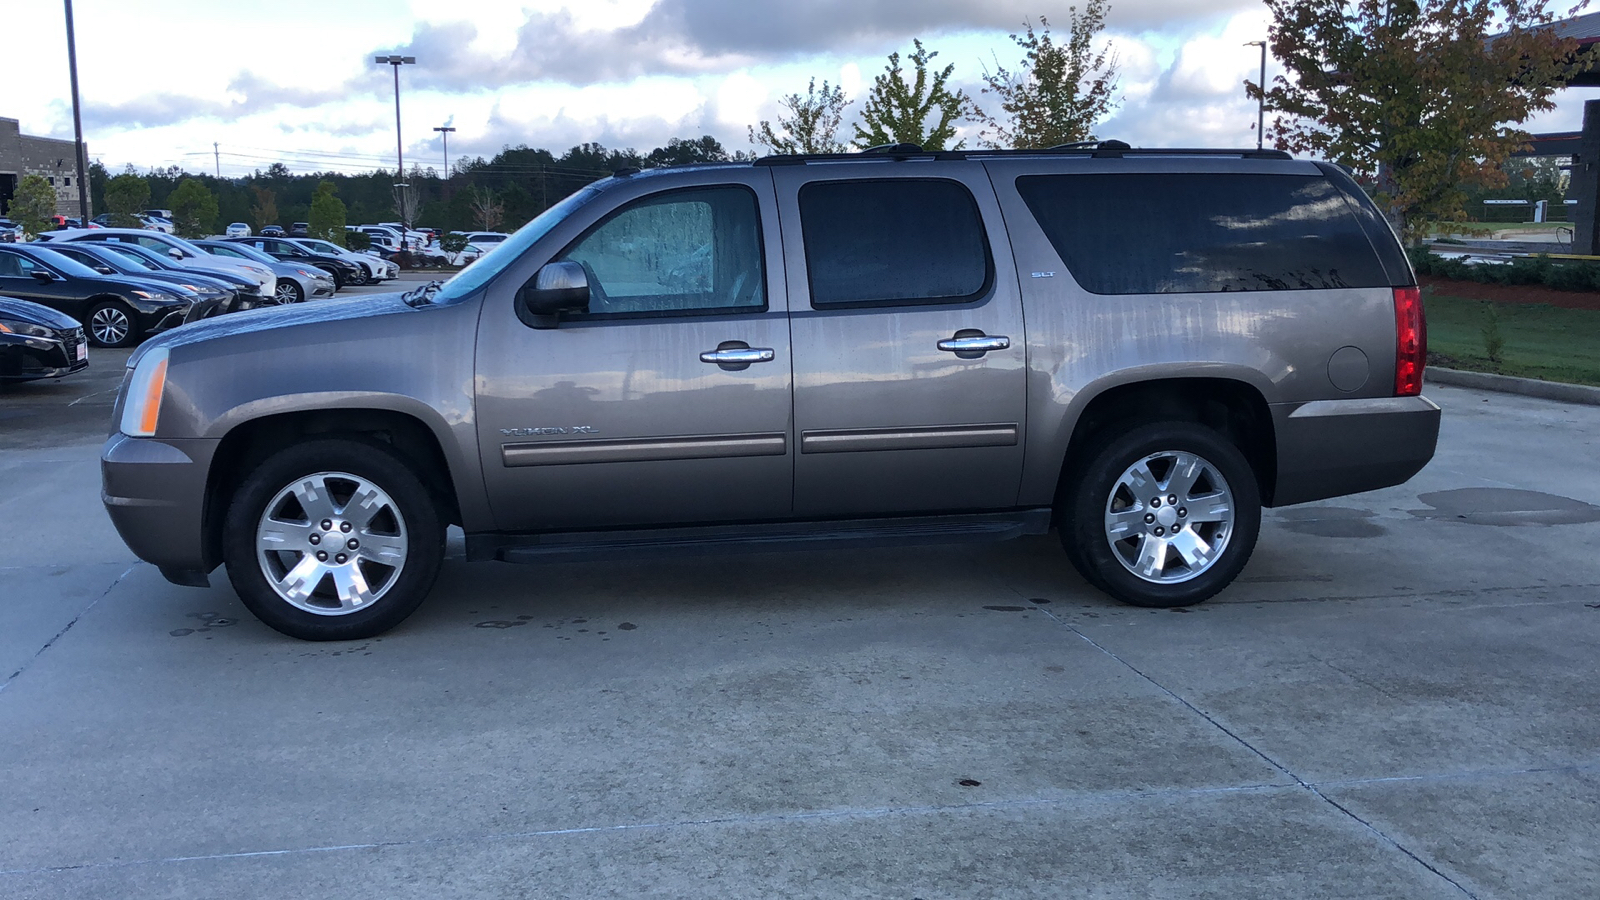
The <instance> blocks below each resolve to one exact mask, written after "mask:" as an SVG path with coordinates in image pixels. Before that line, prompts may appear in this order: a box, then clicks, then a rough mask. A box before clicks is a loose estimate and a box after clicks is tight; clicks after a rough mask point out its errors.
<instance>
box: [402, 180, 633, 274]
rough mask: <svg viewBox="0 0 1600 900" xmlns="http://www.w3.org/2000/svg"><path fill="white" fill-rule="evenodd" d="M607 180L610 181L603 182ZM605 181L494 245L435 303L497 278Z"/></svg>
mask: <svg viewBox="0 0 1600 900" xmlns="http://www.w3.org/2000/svg"><path fill="white" fill-rule="evenodd" d="M606 180H607V181H609V180H610V179H606ZM604 184H605V182H599V183H597V184H591V185H589V186H588V187H586V188H583V189H581V190H579V191H577V192H576V193H574V194H571V195H570V196H568V197H567V199H565V200H562V201H561V202H560V203H557V204H556V205H555V206H552V207H550V208H549V209H547V210H545V211H544V212H542V213H540V214H539V215H538V217H537V218H535V219H534V220H533V221H532V222H529V223H528V224H526V225H524V226H522V227H521V228H519V229H517V233H516V234H513V235H512V236H511V237H510V238H507V239H506V240H504V241H501V242H500V243H499V244H497V245H495V248H494V249H493V250H490V251H489V252H488V253H485V254H484V255H482V256H480V257H478V261H477V262H475V263H473V264H472V265H470V266H468V267H467V268H465V269H462V270H461V272H460V274H458V275H456V276H455V277H454V278H452V279H450V280H449V281H447V282H445V284H444V287H443V288H441V289H440V290H439V293H438V294H436V295H434V302H435V303H448V302H450V301H453V300H460V299H462V298H463V297H466V296H467V295H468V294H471V293H472V292H473V291H476V290H477V289H478V288H481V287H483V286H484V285H485V284H488V283H489V281H490V280H492V279H493V278H494V277H495V276H496V275H499V274H500V272H501V271H502V270H504V269H505V267H506V266H509V265H511V263H513V262H515V261H516V260H517V259H518V258H519V257H521V256H522V254H523V253H525V252H527V250H528V248H529V247H532V246H533V245H534V244H536V243H538V242H539V239H540V238H542V237H544V236H545V235H547V234H549V233H550V230H551V229H553V228H555V227H556V226H557V225H559V224H561V221H562V220H563V219H565V218H566V217H567V216H570V215H572V213H573V211H574V210H576V209H577V208H578V207H580V206H582V205H584V204H585V203H588V202H589V201H590V200H593V199H594V198H595V197H596V196H597V195H598V194H599V193H600V192H601V191H603V190H605V188H604V187H603V186H602V185H604Z"/></svg>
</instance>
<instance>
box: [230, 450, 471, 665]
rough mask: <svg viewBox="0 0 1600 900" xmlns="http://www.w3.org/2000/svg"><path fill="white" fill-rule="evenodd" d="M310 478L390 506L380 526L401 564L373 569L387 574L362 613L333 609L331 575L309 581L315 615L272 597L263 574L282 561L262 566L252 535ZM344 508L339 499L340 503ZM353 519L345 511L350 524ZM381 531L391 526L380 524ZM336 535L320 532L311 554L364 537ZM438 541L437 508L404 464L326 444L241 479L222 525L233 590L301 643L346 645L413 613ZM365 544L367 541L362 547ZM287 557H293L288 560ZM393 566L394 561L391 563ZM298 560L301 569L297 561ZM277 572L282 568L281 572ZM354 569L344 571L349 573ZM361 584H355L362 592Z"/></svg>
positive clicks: (436, 558) (433, 569)
mask: <svg viewBox="0 0 1600 900" xmlns="http://www.w3.org/2000/svg"><path fill="white" fill-rule="evenodd" d="M317 473H341V474H348V475H350V476H354V477H356V478H359V479H362V480H365V481H366V482H368V483H369V484H371V485H373V486H375V487H377V488H378V489H379V490H381V491H382V492H383V493H384V494H386V495H387V499H388V500H390V501H392V506H393V518H392V519H390V520H388V522H390V523H392V522H395V521H398V522H399V523H400V524H399V526H398V528H397V529H395V530H396V531H397V533H398V534H399V535H400V540H401V542H402V543H403V546H404V551H405V552H404V556H403V558H404V562H403V563H402V564H401V565H399V566H395V567H389V566H385V565H381V564H379V565H377V570H378V572H379V573H380V575H382V574H387V576H388V578H387V580H385V581H384V582H383V586H381V587H380V588H379V589H378V591H377V593H376V597H375V598H374V599H372V600H371V601H370V603H369V605H367V606H366V607H365V608H364V609H358V610H353V611H340V610H339V609H338V607H339V606H340V605H341V604H340V602H339V599H338V597H337V592H336V591H335V590H334V588H335V587H336V579H335V577H334V575H333V574H332V573H330V574H328V575H326V576H324V575H320V574H319V575H317V576H316V577H315V579H316V580H315V585H314V587H316V588H317V590H318V594H317V595H314V596H312V597H309V598H307V599H306V601H305V602H306V603H307V604H308V605H312V604H316V605H318V608H320V609H323V611H322V612H313V611H308V610H307V609H303V608H301V607H300V606H297V605H295V604H294V603H292V602H290V600H289V599H287V598H286V597H284V596H282V595H280V594H279V592H278V591H277V589H276V588H274V586H273V583H272V582H271V581H269V578H268V575H267V572H266V568H267V567H268V566H269V565H271V566H276V565H280V564H281V563H280V561H281V560H282V559H283V557H282V556H273V558H272V560H271V561H269V560H267V559H266V558H265V557H267V556H270V555H271V554H258V550H257V547H258V541H257V530H258V527H260V526H261V525H262V524H263V517H264V516H265V515H266V513H267V511H268V505H269V504H272V503H273V502H274V500H275V498H280V496H281V495H282V493H283V492H284V491H287V490H289V489H290V488H292V487H293V486H294V485H295V484H296V482H301V481H302V480H304V479H307V478H309V477H312V476H314V475H316V474H317ZM336 483H339V479H337V478H329V479H327V487H328V491H327V493H328V496H329V499H330V501H331V503H332V505H333V507H334V508H335V509H336V512H335V513H334V514H333V515H334V516H336V517H337V516H344V515H345V512H346V511H345V509H344V508H343V507H342V506H341V505H340V504H341V499H340V498H339V497H338V494H337V489H336V487H335V485H336ZM348 500H349V498H344V500H343V502H348ZM295 508H299V507H295ZM355 512H356V511H355V510H351V514H352V516H354V515H355ZM308 518H309V517H308ZM374 521H376V520H374ZM363 527H364V526H363ZM381 527H383V528H393V527H394V526H392V524H386V525H384V526H381ZM312 530H317V529H315V528H313V529H312ZM339 531H340V530H339V527H338V525H337V524H335V525H334V526H333V527H332V528H330V529H329V531H328V535H329V538H324V539H323V542H322V543H321V544H320V545H319V546H322V547H324V548H326V547H328V546H332V545H333V544H334V541H333V540H332V538H337V539H339V540H344V539H345V538H347V537H361V536H362V535H364V534H365V533H366V532H365V531H364V530H363V529H362V528H356V529H354V530H351V531H345V532H344V533H342V534H341V533H339ZM444 535H445V523H444V521H443V519H442V518H441V516H440V514H439V503H438V502H437V501H436V500H435V498H434V496H433V494H432V493H431V492H430V491H429V490H428V488H427V487H426V486H425V485H424V484H423V483H422V481H421V479H419V478H418V477H417V475H416V473H415V472H413V471H412V469H411V467H410V466H409V465H408V464H407V463H406V461H405V460H404V459H402V458H401V457H400V456H399V455H398V454H396V453H395V452H394V451H393V450H392V449H390V448H389V447H388V446H387V445H385V444H382V443H379V442H377V441H369V440H365V439H359V438H327V439H323V440H316V441H309V442H307V443H303V444H297V445H295V446H293V447H290V448H288V449H285V450H282V451H279V452H278V453H276V454H274V455H273V456H271V457H268V458H267V460H266V461H265V462H263V463H261V464H260V465H259V466H257V467H256V469H255V470H254V471H253V472H251V473H250V475H249V476H248V477H246V478H245V480H244V483H243V484H241V485H240V486H239V488H238V490H237V491H235V492H234V495H233V497H232V498H231V500H230V502H229V505H228V512H227V518H226V520H225V522H224V525H223V537H222V552H223V560H224V562H225V563H226V564H227V569H228V579H229V581H231V582H232V583H233V589H234V590H235V591H236V592H238V594H239V599H240V600H241V601H243V603H244V605H245V606H246V607H247V608H249V610H250V611H251V612H252V613H254V614H255V615H256V617H257V618H259V619H260V620H261V621H262V622H264V623H266V624H267V625H268V626H270V627H272V628H274V629H276V630H278V631H280V632H282V633H284V634H286V635H289V636H290V637H296V638H300V639H302V640H308V641H347V640H358V639H361V638H369V637H372V636H374V635H378V634H382V633H383V632H385V631H388V630H389V629H391V628H393V627H394V626H396V625H398V624H400V623H401V622H402V621H404V620H405V618H406V617H407V616H409V615H411V614H412V613H413V612H415V611H416V609H417V607H418V606H419V605H420V604H421V603H422V601H423V599H424V598H425V597H426V596H427V595H428V591H429V590H430V589H431V588H432V587H433V582H434V580H435V579H436V578H437V577H438V575H439V564H440V562H441V561H442V560H443V559H444ZM391 540H392V538H391ZM372 542H373V541H371V540H369V541H368V543H369V544H371V543H372ZM307 549H309V548H307ZM336 549H343V548H336ZM369 549H370V548H369ZM350 555H352V556H354V555H357V554H350ZM290 556H291V558H292V557H293V555H292V554H290ZM395 558H399V555H398V554H397V555H396V557H395ZM298 559H299V560H300V561H304V560H305V556H304V555H302V556H300V557H299V558H298ZM282 565H283V568H288V566H287V564H282ZM357 565H358V563H351V566H352V567H353V566H357ZM360 565H367V566H368V567H367V568H366V569H364V571H366V572H369V573H370V572H372V571H373V569H372V568H371V564H360ZM385 569H389V570H390V571H389V572H388V573H384V572H383V570H385ZM369 583H371V582H369V581H366V580H364V581H363V584H364V585H365V584H369ZM327 604H332V608H331V609H329V608H326V607H327Z"/></svg>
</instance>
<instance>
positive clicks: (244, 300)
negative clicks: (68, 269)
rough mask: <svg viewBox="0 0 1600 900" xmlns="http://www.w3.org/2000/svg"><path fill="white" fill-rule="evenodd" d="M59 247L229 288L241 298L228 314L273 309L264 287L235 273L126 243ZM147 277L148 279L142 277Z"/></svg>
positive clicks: (77, 243) (104, 242)
mask: <svg viewBox="0 0 1600 900" xmlns="http://www.w3.org/2000/svg"><path fill="white" fill-rule="evenodd" d="M50 246H51V248H55V247H58V246H60V247H82V246H87V247H98V248H100V249H102V250H106V251H108V252H111V253H116V254H119V255H121V256H122V257H123V258H124V259H128V260H131V261H132V262H133V263H134V265H137V266H141V267H143V268H144V269H145V270H146V271H147V272H152V273H154V272H165V273H167V274H169V275H179V276H182V277H184V278H186V279H188V278H209V279H211V280H212V281H215V282H217V283H218V284H223V285H226V286H228V287H230V288H232V289H233V290H234V292H235V293H236V294H238V300H237V301H236V302H235V304H234V306H233V307H232V308H231V309H229V310H227V311H228V312H239V311H241V310H246V309H254V308H255V307H257V306H270V305H271V303H269V302H268V301H267V298H266V295H265V294H262V293H261V285H259V284H257V283H256V282H255V281H253V280H251V279H249V278H245V277H244V276H243V275H234V274H232V273H231V272H219V271H216V270H213V269H200V270H196V269H193V268H191V267H189V266H180V265H178V264H177V263H175V262H173V261H172V258H171V257H168V256H163V255H162V254H160V253H157V252H155V251H154V250H151V249H150V248H148V247H143V246H140V245H139V244H129V243H124V242H122V241H74V242H72V243H70V244H51V245H50ZM140 277H141V278H142V277H146V276H142V275H141V276H140Z"/></svg>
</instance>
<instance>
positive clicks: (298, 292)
mask: <svg viewBox="0 0 1600 900" xmlns="http://www.w3.org/2000/svg"><path fill="white" fill-rule="evenodd" d="M194 245H195V246H196V247H199V248H200V249H202V250H204V251H206V252H207V253H211V254H214V255H216V256H221V257H224V258H227V259H243V260H249V261H251V262H256V263H260V264H261V265H264V266H266V267H267V268H269V269H271V270H272V271H273V274H275V275H277V276H278V288H277V292H276V293H275V294H274V295H273V300H274V302H276V303H280V304H282V303H300V302H303V301H305V300H312V299H316V298H318V297H332V296H333V294H334V292H335V291H337V290H338V287H337V285H336V284H335V283H334V280H333V276H332V275H329V274H328V273H327V272H325V271H323V270H322V269H320V268H318V267H316V266H314V265H312V264H310V263H294V262H283V261H281V260H277V259H274V258H273V257H272V256H270V255H268V254H266V253H263V252H262V251H260V250H257V249H256V248H254V247H251V246H249V245H248V244H244V243H241V242H238V241H195V242H194Z"/></svg>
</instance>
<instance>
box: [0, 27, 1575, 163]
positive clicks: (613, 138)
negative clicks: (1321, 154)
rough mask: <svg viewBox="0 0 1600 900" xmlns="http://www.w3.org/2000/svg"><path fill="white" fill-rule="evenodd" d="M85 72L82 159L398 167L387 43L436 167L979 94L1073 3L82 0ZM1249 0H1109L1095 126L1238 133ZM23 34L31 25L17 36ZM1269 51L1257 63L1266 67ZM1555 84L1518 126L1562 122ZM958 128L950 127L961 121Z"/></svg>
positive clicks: (34, 90)
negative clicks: (900, 79)
mask: <svg viewBox="0 0 1600 900" xmlns="http://www.w3.org/2000/svg"><path fill="white" fill-rule="evenodd" d="M0 2H3V3H4V5H5V15H6V19H7V21H8V23H9V24H11V25H12V26H14V27H12V28H11V29H9V31H10V37H9V38H8V40H7V51H8V54H7V56H8V59H7V63H8V65H7V69H8V71H9V72H10V73H11V78H12V82H11V83H12V84H13V86H16V87H21V88H23V89H22V90H12V91H7V92H6V93H7V94H8V95H9V96H7V98H6V99H5V100H4V102H0V116H6V117H10V118H16V119H20V120H21V122H22V128H23V130H24V131H25V132H26V133H30V134H44V135H50V136H55V137H66V138H70V137H71V136H72V118H71V106H70V93H69V84H68V79H67V66H66V35H65V23H64V17H63V15H62V10H61V5H60V4H59V3H57V2H53V0H52V2H41V0H28V2H23V0H0ZM74 6H75V9H76V16H77V19H76V21H77V42H78V57H79V80H80V87H81V91H82V99H83V104H84V110H85V113H84V116H85V121H84V126H85V137H86V140H87V141H88V142H89V146H90V153H91V155H92V156H94V157H96V158H99V159H101V160H103V161H104V162H105V163H106V164H107V165H110V166H112V167H114V168H118V167H120V166H122V165H123V164H125V163H132V164H134V165H136V166H138V167H140V168H144V167H150V166H168V165H179V166H183V167H184V168H187V169H189V170H191V171H199V170H205V171H211V170H212V168H213V155H212V149H213V148H212V142H213V141H215V142H217V143H218V144H219V145H220V147H221V151H222V157H221V162H222V174H224V175H242V174H247V173H248V172H249V171H251V170H253V169H256V168H265V167H266V166H267V165H269V164H270V163H272V162H283V163H285V164H286V165H288V166H289V167H290V169H291V170H294V171H301V172H305V171H315V170H326V169H338V170H342V171H357V170H363V169H372V168H376V167H378V166H382V165H386V166H389V167H392V166H393V164H394V152H395V131H394V127H395V126H394V105H393V103H394V97H393V87H392V80H391V75H390V71H389V67H388V66H377V65H374V64H373V62H372V56H373V55H374V54H379V53H390V52H401V53H406V54H410V55H415V56H416V57H417V58H418V65H416V66H408V67H405V68H404V69H402V71H401V99H402V114H403V118H404V138H405V151H406V157H407V162H408V165H409V164H410V163H411V162H412V161H415V162H418V163H421V164H423V165H432V166H435V167H441V168H442V164H443V152H442V150H443V148H442V147H441V144H440V141H439V136H438V135H437V134H435V133H434V132H433V131H432V130H431V129H432V128H433V127H434V126H436V125H446V124H448V125H452V126H454V127H455V128H456V129H457V131H456V132H455V133H454V134H452V135H451V141H450V153H451V156H452V158H456V157H459V156H461V155H463V154H465V155H483V156H490V155H493V154H494V153H495V152H497V151H498V150H499V149H500V148H501V147H503V146H505V145H507V144H511V145H515V144H522V143H525V144H528V145H530V146H535V147H547V148H550V149H552V150H555V151H557V152H559V151H561V150H563V149H565V148H566V147H569V146H572V145H573V144H577V143H580V142H583V141H599V142H600V143H603V144H605V145H607V146H612V147H634V148H636V149H639V150H641V151H648V150H649V149H651V148H652V147H656V146H660V145H661V144H664V143H665V142H666V141H667V140H668V139H669V138H672V137H695V136H699V135H701V134H711V135H714V136H716V137H717V138H718V139H719V140H721V141H722V142H723V144H724V145H725V146H727V147H728V148H729V149H730V150H734V149H751V148H750V145H749V143H748V141H747V139H746V126H748V125H751V124H754V123H755V122H757V121H758V120H760V119H775V118H776V116H777V113H778V106H777V103H778V100H779V98H780V97H782V96H783V95H784V94H788V93H792V92H796V91H802V92H803V91H804V89H805V85H806V81H807V79H808V78H810V77H813V76H814V77H816V78H817V79H818V80H819V81H820V80H823V79H826V80H829V81H831V82H834V83H839V84H842V85H844V87H845V88H846V91H847V93H849V94H850V95H851V96H857V97H859V96H860V94H861V92H862V90H863V87H864V85H866V84H870V82H871V79H872V77H873V75H875V74H876V73H877V72H878V71H879V70H880V69H881V68H882V66H883V64H884V57H885V56H886V55H887V54H888V53H889V52H890V51H893V50H900V51H902V53H904V52H905V51H908V50H909V49H910V46H911V40H912V38H914V37H920V38H922V39H923V42H924V43H925V44H926V45H927V46H928V47H929V48H931V49H934V50H937V51H938V52H939V54H940V55H939V59H938V62H939V63H940V64H943V63H946V62H951V63H955V65H956V71H955V80H956V82H958V83H959V84H960V85H961V86H962V87H964V88H966V89H967V90H968V91H969V92H970V93H972V94H973V95H974V96H975V97H977V99H978V100H979V102H980V103H983V102H984V100H985V99H987V98H984V97H983V96H982V95H981V94H979V93H978V89H979V88H980V87H981V81H980V78H981V75H982V73H983V70H984V67H985V66H988V67H991V68H992V67H993V66H994V64H995V61H996V59H997V58H998V61H999V63H1000V64H1002V65H1007V66H1014V65H1015V62H1016V57H1017V55H1018V54H1017V52H1016V49H1015V47H1014V46H1013V45H1012V44H1011V43H1010V42H1009V40H1008V39H1007V37H1006V35H1007V32H1008V31H1015V30H1017V28H1018V27H1019V26H1020V25H1021V23H1022V21H1023V19H1024V18H1025V17H1033V18H1037V17H1038V16H1040V15H1044V16H1046V17H1048V18H1050V19H1052V20H1053V21H1055V22H1056V23H1057V25H1058V26H1059V25H1061V24H1064V23H1065V21H1066V18H1067V6H1068V5H1067V4H1064V3H1040V2H1031V0H789V2H785V3H771V4H766V3H759V2H756V3H752V2H749V0H582V2H571V0H535V2H515V0H474V2H466V3H450V4H446V3H439V2H437V0H411V2H406V0H333V2H329V0H322V2H307V0H277V2H273V3H270V4H260V3H237V2H235V3H216V2H209V0H208V2H198V0H139V2H132V3H130V2H127V0H117V2H112V0H76V2H75V4H74ZM1266 23H1267V16H1266V11H1265V8H1264V6H1263V5H1262V4H1261V3H1260V2H1258V0H1184V2H1167V0H1122V2H1114V3H1113V5H1112V9H1111V15H1110V21H1109V27H1108V29H1107V33H1106V34H1107V39H1108V40H1109V41H1110V43H1111V45H1112V46H1113V48H1114V49H1115V50H1116V52H1117V53H1118V55H1119V58H1120V63H1121V92H1120V93H1121V95H1122V97H1123V102H1122V104H1121V106H1120V108H1119V109H1118V110H1117V111H1116V112H1115V113H1114V114H1113V115H1112V116H1111V117H1110V118H1109V119H1108V120H1107V121H1106V122H1105V123H1104V124H1103V125H1101V127H1100V128H1099V129H1098V130H1097V133H1098V134H1099V135H1100V136H1101V137H1117V138H1121V139H1123V140H1127V141H1129V142H1130V143H1133V144H1135V145H1145V146H1244V145H1249V144H1253V143H1254V141H1255V135H1254V132H1253V130H1252V129H1253V127H1254V124H1255V105H1254V104H1253V103H1252V102H1250V101H1249V100H1247V99H1246V98H1245V96H1244V90H1243V87H1242V84H1241V82H1242V81H1243V80H1244V79H1245V78H1247V77H1249V78H1254V77H1255V72H1256V67H1257V65H1258V56H1257V53H1258V51H1257V50H1256V48H1254V47H1246V46H1242V45H1243V43H1244V42H1245V41H1249V40H1256V39H1259V38H1261V37H1263V36H1265V33H1266ZM23 36H26V38H24V37H23ZM1274 71H1275V70H1274V68H1273V67H1272V66H1271V65H1270V64H1269V69H1268V74H1269V77H1270V76H1271V75H1272V74H1273V72H1274ZM1595 96H1600V94H1597V93H1596V92H1595V91H1594V90H1569V91H1566V92H1563V94H1562V95H1561V98H1560V108H1559V109H1558V110H1556V111H1555V112H1554V113H1551V114H1547V115H1545V116H1542V117H1540V119H1539V120H1538V121H1535V122H1533V123H1530V127H1531V128H1532V129H1533V130H1536V131H1538V130H1567V129H1576V128H1578V127H1579V124H1580V122H1581V118H1582V101H1583V100H1585V99H1588V98H1590V97H1595ZM976 130H977V128H976V126H971V127H969V128H968V129H967V132H966V133H967V135H968V136H969V137H971V138H975V137H976Z"/></svg>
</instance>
